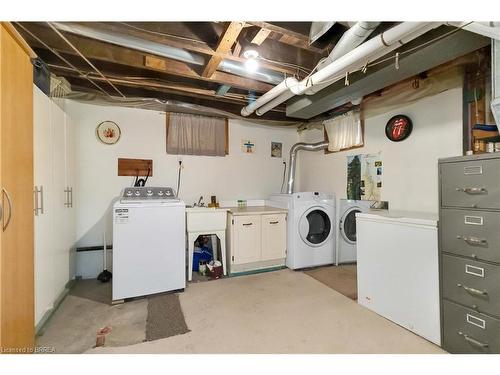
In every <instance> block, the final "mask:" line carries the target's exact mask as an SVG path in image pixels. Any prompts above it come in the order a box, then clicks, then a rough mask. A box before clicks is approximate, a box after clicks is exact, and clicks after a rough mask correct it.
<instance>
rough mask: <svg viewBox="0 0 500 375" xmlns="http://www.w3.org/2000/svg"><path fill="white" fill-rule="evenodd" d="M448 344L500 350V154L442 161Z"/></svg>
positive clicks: (461, 349) (454, 349)
mask: <svg viewBox="0 0 500 375" xmlns="http://www.w3.org/2000/svg"><path fill="white" fill-rule="evenodd" d="M439 176H440V218H439V241H440V245H439V246H440V261H441V268H440V270H441V277H440V278H441V298H442V300H441V319H442V324H441V326H442V331H443V332H442V337H443V347H444V349H446V350H447V351H449V352H451V353H500V155H496V154H484V155H474V156H464V157H455V158H447V159H441V160H440V161H439Z"/></svg>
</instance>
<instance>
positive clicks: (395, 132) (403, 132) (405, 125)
mask: <svg viewBox="0 0 500 375" xmlns="http://www.w3.org/2000/svg"><path fill="white" fill-rule="evenodd" d="M412 130H413V124H412V122H411V120H410V118H409V117H408V116H405V115H396V116H394V117H391V119H390V120H389V121H387V125H386V126H385V135H386V136H387V138H389V139H390V140H391V141H393V142H401V141H404V140H405V139H406V138H408V137H409V136H410V134H411V131H412Z"/></svg>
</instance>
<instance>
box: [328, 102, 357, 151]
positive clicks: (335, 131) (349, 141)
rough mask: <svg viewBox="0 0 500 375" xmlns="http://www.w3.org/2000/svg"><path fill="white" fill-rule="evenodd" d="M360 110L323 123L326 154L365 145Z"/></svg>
mask: <svg viewBox="0 0 500 375" xmlns="http://www.w3.org/2000/svg"><path fill="white" fill-rule="evenodd" d="M363 125H364V124H363V121H362V120H361V116H360V112H359V111H358V110H353V111H349V112H347V113H344V114H342V115H340V116H336V117H333V118H331V119H328V120H325V121H323V126H324V134H325V141H327V142H328V143H329V144H328V149H327V150H326V151H325V152H326V153H332V152H338V151H344V150H351V149H354V148H360V147H363V145H364V126H363Z"/></svg>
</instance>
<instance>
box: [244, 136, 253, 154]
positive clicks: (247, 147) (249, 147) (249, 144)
mask: <svg viewBox="0 0 500 375" xmlns="http://www.w3.org/2000/svg"><path fill="white" fill-rule="evenodd" d="M241 151H242V152H244V153H245V154H254V153H255V142H254V141H252V140H250V139H243V140H241Z"/></svg>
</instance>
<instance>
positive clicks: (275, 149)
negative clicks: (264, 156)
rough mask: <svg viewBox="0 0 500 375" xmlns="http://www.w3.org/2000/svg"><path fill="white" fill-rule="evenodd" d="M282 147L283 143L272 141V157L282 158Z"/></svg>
mask: <svg viewBox="0 0 500 375" xmlns="http://www.w3.org/2000/svg"><path fill="white" fill-rule="evenodd" d="M282 149H283V143H281V142H271V157H273V158H281V153H282V152H281V151H282Z"/></svg>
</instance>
